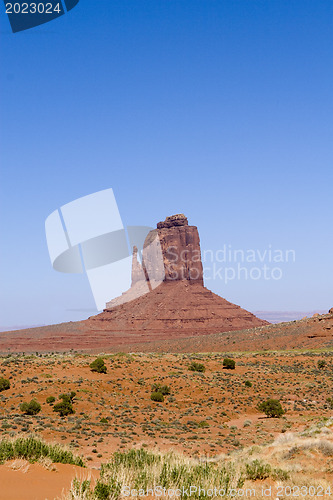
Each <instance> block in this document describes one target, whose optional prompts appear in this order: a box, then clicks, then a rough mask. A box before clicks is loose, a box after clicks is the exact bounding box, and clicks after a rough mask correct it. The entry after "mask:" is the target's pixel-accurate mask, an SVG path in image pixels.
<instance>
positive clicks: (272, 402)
mask: <svg viewBox="0 0 333 500" xmlns="http://www.w3.org/2000/svg"><path fill="white" fill-rule="evenodd" d="M258 410H260V411H262V412H263V413H265V414H266V415H267V417H270V418H271V417H273V418H274V417H282V415H283V414H284V413H285V411H284V409H283V408H282V406H281V403H280V401H279V400H278V399H268V400H267V401H263V402H262V403H260V404H258Z"/></svg>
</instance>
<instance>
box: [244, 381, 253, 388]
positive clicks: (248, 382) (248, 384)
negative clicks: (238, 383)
mask: <svg viewBox="0 0 333 500" xmlns="http://www.w3.org/2000/svg"><path fill="white" fill-rule="evenodd" d="M244 384H245V387H252V382H250V381H249V380H245V382H244Z"/></svg>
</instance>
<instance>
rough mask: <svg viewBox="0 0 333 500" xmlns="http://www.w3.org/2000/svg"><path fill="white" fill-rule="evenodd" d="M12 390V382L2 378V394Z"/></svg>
mask: <svg viewBox="0 0 333 500" xmlns="http://www.w3.org/2000/svg"><path fill="white" fill-rule="evenodd" d="M9 388H10V382H9V380H8V379H7V378H3V377H0V392H2V391H7V389H9Z"/></svg>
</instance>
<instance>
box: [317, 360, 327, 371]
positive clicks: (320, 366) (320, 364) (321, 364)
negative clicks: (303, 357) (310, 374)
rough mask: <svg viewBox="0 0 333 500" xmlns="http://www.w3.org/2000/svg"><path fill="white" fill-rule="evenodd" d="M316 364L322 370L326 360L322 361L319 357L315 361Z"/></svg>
mask: <svg viewBox="0 0 333 500" xmlns="http://www.w3.org/2000/svg"><path fill="white" fill-rule="evenodd" d="M317 366H318V368H319V370H322V369H323V368H325V366H326V361H324V360H323V359H320V360H319V361H318V363H317Z"/></svg>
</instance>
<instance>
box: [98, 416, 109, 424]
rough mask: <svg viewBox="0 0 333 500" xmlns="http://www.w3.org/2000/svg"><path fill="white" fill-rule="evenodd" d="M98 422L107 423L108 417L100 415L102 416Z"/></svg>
mask: <svg viewBox="0 0 333 500" xmlns="http://www.w3.org/2000/svg"><path fill="white" fill-rule="evenodd" d="M100 423H101V424H108V423H109V421H108V419H107V418H105V417H102V418H101V420H100Z"/></svg>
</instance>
